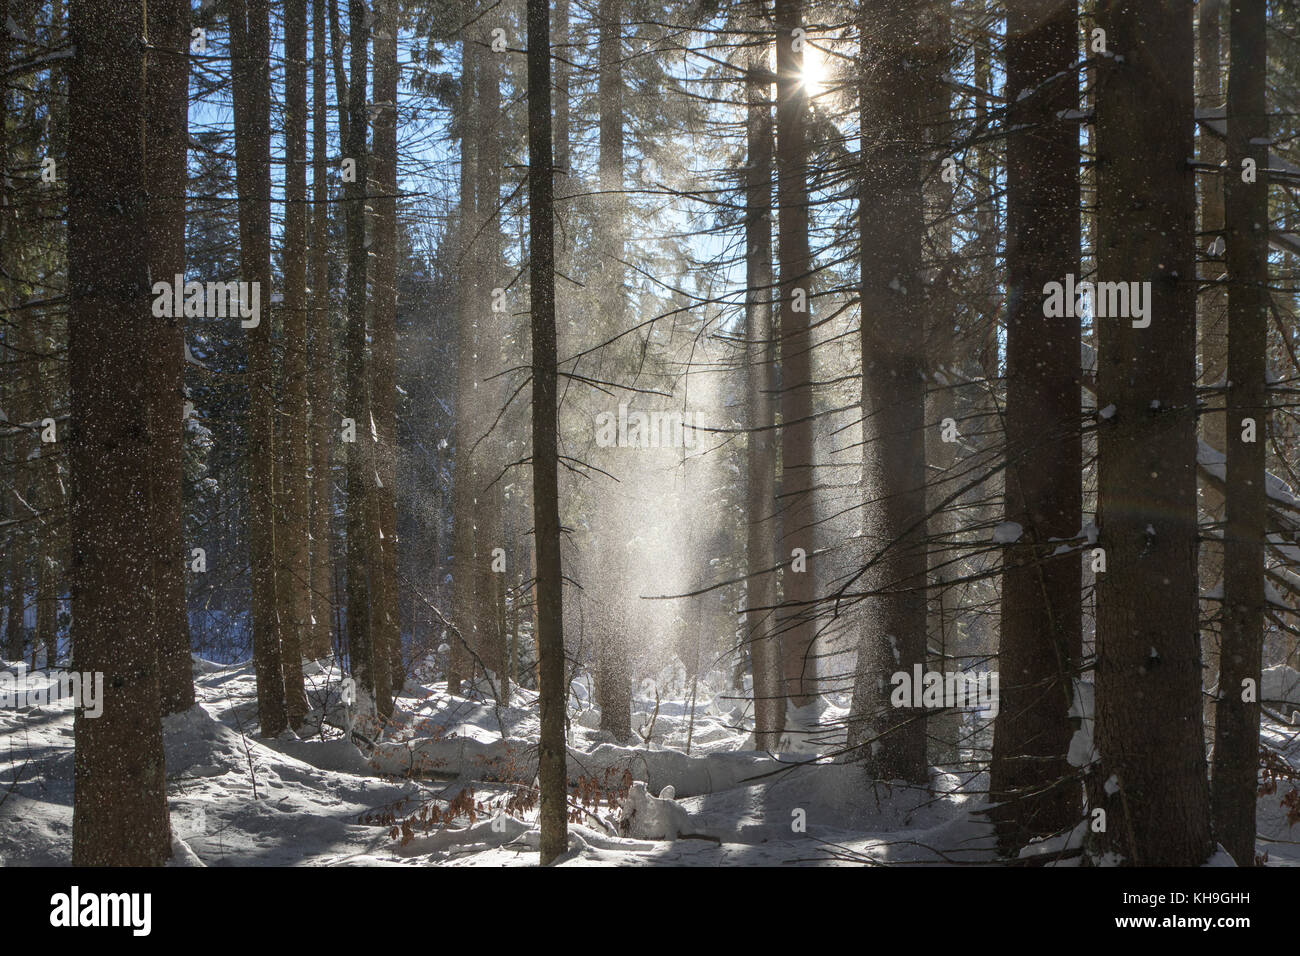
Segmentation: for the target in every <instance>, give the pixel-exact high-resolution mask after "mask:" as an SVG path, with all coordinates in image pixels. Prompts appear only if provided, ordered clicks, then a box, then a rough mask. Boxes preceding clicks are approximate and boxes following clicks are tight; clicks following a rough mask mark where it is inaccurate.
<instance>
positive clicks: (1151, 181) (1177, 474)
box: [1090, 0, 1213, 866]
mask: <svg viewBox="0 0 1300 956" xmlns="http://www.w3.org/2000/svg"><path fill="white" fill-rule="evenodd" d="M1097 23H1098V25H1099V27H1101V28H1102V29H1103V30H1105V36H1106V44H1107V48H1108V49H1109V50H1110V51H1111V52H1112V53H1119V54H1122V59H1120V58H1119V57H1114V56H1108V57H1102V58H1101V62H1100V63H1099V64H1098V65H1097V85H1098V92H1097V109H1096V128H1097V162H1096V169H1097V205H1098V223H1097V225H1098V242H1097V277H1098V280H1099V281H1101V282H1124V283H1131V282H1138V283H1146V282H1149V283H1150V295H1149V296H1147V297H1146V300H1147V302H1146V304H1147V307H1148V309H1149V316H1148V317H1149V321H1150V325H1149V326H1148V327H1145V328H1134V327H1133V321H1139V322H1142V321H1145V320H1143V319H1140V318H1138V319H1130V318H1124V317H1117V318H1101V319H1098V320H1097V326H1098V330H1097V339H1098V359H1097V404H1098V405H1099V406H1100V407H1101V408H1102V409H1109V410H1110V412H1111V414H1109V415H1108V416H1106V417H1103V418H1101V419H1100V421H1099V425H1098V439H1097V442H1098V455H1099V463H1098V496H1097V497H1098V518H1099V524H1100V527H1101V538H1100V544H1101V546H1102V547H1103V548H1104V549H1105V553H1106V559H1107V570H1106V571H1105V572H1103V573H1100V574H1099V575H1098V581H1097V664H1096V675H1097V691H1096V695H1097V701H1096V740H1097V746H1098V750H1099V752H1100V767H1099V768H1098V772H1097V776H1098V779H1100V780H1104V781H1106V786H1105V787H1104V788H1103V789H1104V790H1105V791H1107V792H1106V794H1105V795H1104V797H1102V798H1101V802H1102V806H1101V807H1100V809H1103V810H1104V811H1105V813H1106V825H1105V830H1104V831H1103V832H1100V833H1093V834H1092V840H1091V842H1092V846H1091V847H1090V850H1091V853H1092V856H1093V857H1094V858H1096V857H1097V856H1098V855H1099V854H1104V855H1107V856H1108V858H1110V859H1112V860H1114V859H1118V860H1119V861H1120V862H1123V863H1125V864H1129V865H1139V866H1171V865H1183V866H1195V865H1197V864H1199V863H1202V862H1203V861H1204V860H1205V859H1206V858H1207V857H1208V856H1209V854H1210V851H1211V849H1212V848H1213V844H1212V843H1211V840H1210V813H1209V786H1208V782H1207V780H1206V772H1205V770H1206V767H1205V747H1204V741H1203V731H1202V725H1201V654H1200V643H1199V639H1198V632H1197V594H1196V546H1197V520H1196V519H1197V514H1196V395H1195V381H1196V325H1195V323H1194V322H1193V321H1192V317H1193V316H1194V315H1195V310H1196V284H1195V275H1196V273H1195V259H1194V245H1193V243H1194V235H1195V232H1194V230H1195V221H1196V220H1195V193H1194V186H1193V181H1192V177H1193V173H1192V169H1191V168H1190V166H1189V165H1188V158H1189V157H1191V156H1192V155H1193V135H1192V133H1193V122H1194V120H1193V115H1192V80H1193V77H1192V3H1191V0H1169V2H1165V3H1156V4H1152V3H1139V2H1135V0H1102V2H1101V3H1100V4H1099V5H1098V11H1097ZM1142 289H1143V287H1142V286H1139V287H1138V289H1137V291H1139V292H1141V291H1142ZM1129 291H1130V293H1131V292H1132V291H1133V290H1132V289H1130V290H1129ZM1116 298H1118V296H1117V297H1116ZM1130 311H1132V310H1130ZM1094 809H1097V808H1094Z"/></svg>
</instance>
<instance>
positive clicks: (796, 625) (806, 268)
mask: <svg viewBox="0 0 1300 956" xmlns="http://www.w3.org/2000/svg"><path fill="white" fill-rule="evenodd" d="M803 11H804V4H803V0H777V2H776V10H775V14H776V94H777V95H776V197H777V200H776V201H777V259H778V262H779V269H780V272H779V282H780V285H779V288H778V296H779V302H780V309H779V315H778V319H779V323H780V345H781V402H780V406H781V513H782V529H783V532H784V533H783V536H782V542H781V547H782V549H783V552H782V554H781V559H782V561H789V559H790V556H791V554H792V553H793V551H794V550H795V549H801V550H802V551H803V552H804V556H805V562H803V563H802V564H803V566H804V567H805V568H806V570H803V571H796V570H794V563H793V562H792V561H791V562H790V563H788V564H787V565H786V567H785V572H784V574H783V578H782V583H783V585H784V588H785V596H784V597H785V599H784V602H783V605H784V606H786V607H787V611H786V612H785V613H783V614H782V615H781V617H780V619H779V620H778V625H777V626H778V630H779V631H780V633H781V653H782V658H783V660H782V671H783V675H784V678H785V692H786V694H787V696H788V697H789V698H790V700H791V701H793V702H794V703H795V704H796V705H798V706H802V705H804V704H807V703H808V702H809V701H811V700H812V698H813V695H814V694H816V692H817V662H816V660H814V658H813V635H814V628H813V626H814V620H813V617H814V608H813V601H814V599H815V597H816V580H815V576H814V568H813V559H812V554H813V552H814V551H815V550H816V515H815V514H814V512H813V492H812V488H813V481H814V476H813V431H812V414H813V393H812V336H811V333H810V330H809V329H810V324H811V322H812V318H811V316H812V299H813V289H812V286H813V275H812V265H813V262H812V252H811V249H810V246H809V239H808V221H809V206H808V128H807V127H808V90H807V87H806V86H805V85H804V82H803V51H802V48H800V49H798V50H796V49H795V39H794V37H795V30H796V29H803ZM802 42H804V43H806V42H807V40H806V39H804V40H803V41H802Z"/></svg>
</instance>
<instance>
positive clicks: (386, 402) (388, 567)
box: [370, 0, 402, 717]
mask: <svg viewBox="0 0 1300 956" xmlns="http://www.w3.org/2000/svg"><path fill="white" fill-rule="evenodd" d="M375 14H376V20H375V33H374V36H375V104H376V113H375V152H374V159H373V166H372V170H373V175H372V177H371V178H372V179H373V181H374V184H375V198H374V200H373V201H372V204H373V206H374V210H375V223H374V230H375V237H374V244H373V245H374V253H375V275H374V283H373V290H374V291H373V293H372V301H373V306H372V308H373V316H372V323H373V329H374V331H373V339H372V342H371V367H370V402H371V414H372V415H373V416H374V422H375V428H376V431H377V433H378V435H379V442H378V443H377V444H376V445H375V459H376V460H375V477H374V482H375V484H374V491H373V494H374V505H373V508H372V509H371V511H372V520H373V521H374V524H375V527H374V529H373V531H372V532H371V537H372V540H373V541H374V551H373V552H372V554H371V556H370V561H371V564H370V592H371V593H370V608H371V618H370V629H371V633H372V634H373V635H374V642H375V687H376V695H377V700H378V702H379V706H380V713H382V714H383V715H384V716H385V717H387V716H389V715H390V714H391V713H392V711H393V691H394V690H395V689H397V690H400V689H401V684H402V676H401V674H402V658H401V653H402V627H401V618H400V616H399V613H398V610H397V367H396V364H397V71H398V66H397V3H396V0H379V2H378V3H377V4H376V5H375ZM381 650H382V653H381ZM394 656H396V666H394Z"/></svg>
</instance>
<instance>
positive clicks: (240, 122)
mask: <svg viewBox="0 0 1300 956" xmlns="http://www.w3.org/2000/svg"><path fill="white" fill-rule="evenodd" d="M270 15H271V13H270V4H269V2H268V0H232V2H231V6H230V45H231V56H232V57H233V58H234V67H233V72H232V81H233V84H234V99H235V166H236V187H237V190H238V193H239V259H240V273H241V278H242V280H243V281H245V282H256V283H258V284H259V286H260V289H261V293H260V301H261V304H262V305H263V307H264V308H265V307H266V306H267V304H268V303H269V302H270V301H271V77H270V43H271V21H270ZM250 321H251V320H250ZM271 326H272V323H271V322H270V321H268V320H267V316H265V315H262V316H259V321H258V324H257V325H256V326H253V327H250V328H246V329H245V330H244V334H245V335H246V336H247V338H248V371H247V373H246V374H247V376H248V391H249V401H248V407H249V413H248V414H249V429H248V498H249V518H248V521H249V552H250V554H249V566H250V570H249V576H250V581H249V583H250V585H251V587H252V592H253V669H254V672H255V675H256V678H257V710H258V720H259V722H260V724H261V729H262V733H263V734H264V735H266V736H275V735H276V734H279V733H280V732H281V731H283V730H284V729H285V728H286V727H287V726H288V715H287V713H286V710H285V699H284V672H283V663H282V658H281V649H280V623H279V620H278V616H277V614H276V566H275V480H276V477H275V476H276V470H275V401H274V395H273V394H272V391H273V390H272V370H271Z"/></svg>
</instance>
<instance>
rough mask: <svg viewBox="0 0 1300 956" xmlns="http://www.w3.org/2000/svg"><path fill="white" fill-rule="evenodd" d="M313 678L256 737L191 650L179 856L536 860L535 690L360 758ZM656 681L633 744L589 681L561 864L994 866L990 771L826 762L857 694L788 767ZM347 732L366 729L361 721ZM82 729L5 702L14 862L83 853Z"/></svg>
mask: <svg viewBox="0 0 1300 956" xmlns="http://www.w3.org/2000/svg"><path fill="white" fill-rule="evenodd" d="M10 671H11V672H13V669H12V668H10ZM307 671H308V673H307V681H308V686H309V697H310V699H311V702H312V704H313V707H314V709H313V712H312V715H311V717H310V718H309V727H311V728H313V729H314V734H312V735H309V734H308V733H307V731H304V733H303V735H302V736H301V737H299V736H297V735H294V734H292V733H287V734H285V735H283V736H282V737H280V738H278V739H275V740H263V739H259V738H257V737H256V736H253V735H252V733H251V731H253V730H254V729H255V728H256V723H257V712H256V702H255V699H254V681H253V671H252V667H251V664H243V665H237V666H233V667H222V666H219V665H216V664H212V663H209V662H207V661H202V660H199V659H196V660H195V691H196V693H197V695H198V697H199V703H198V704H196V706H195V707H194V708H193V709H192V710H190V711H189V712H187V713H184V714H178V715H176V716H173V717H170V718H168V719H167V720H166V721H165V733H166V755H167V780H168V795H169V799H170V804H171V820H172V829H173V835H174V852H173V865H182V866H183V865H205V866H258V865H272V866H284V865H300V864H311V865H402V864H429V863H437V864H455V865H490V866H497V865H527V864H535V863H536V862H537V853H538V831H537V828H536V816H537V811H536V805H535V800H534V799H533V794H535V791H534V790H533V789H532V788H531V784H532V782H533V775H534V774H535V771H536V746H535V741H536V736H537V731H538V719H537V708H536V695H535V694H534V693H533V692H531V691H528V690H522V689H518V688H515V689H513V690H512V696H511V700H510V703H509V704H507V705H502V706H498V705H497V703H496V701H495V700H494V691H493V688H492V687H491V685H490V684H489V683H488V682H487V681H480V682H479V683H478V684H477V685H476V686H474V687H469V686H466V687H465V688H463V693H462V694H461V695H455V696H449V695H448V694H447V692H446V685H445V683H442V682H436V683H427V684H421V683H418V682H415V681H413V682H410V683H408V686H407V692H406V693H405V694H404V695H403V696H402V697H401V698H399V700H398V703H397V713H396V715H395V717H396V720H395V724H396V726H394V727H392V728H390V729H389V730H388V731H387V732H386V733H385V734H384V735H383V737H382V739H381V740H380V742H379V743H378V744H377V746H375V747H373V748H369V747H367V748H366V749H365V752H363V750H362V749H359V748H358V746H357V745H356V744H354V743H353V742H350V741H349V740H348V739H347V735H346V734H345V733H344V731H343V730H342V728H343V727H345V726H347V724H348V722H349V720H350V719H351V718H350V714H349V710H348V708H345V707H344V706H343V704H342V701H341V697H342V694H341V693H340V674H339V673H338V672H337V670H333V669H332V668H330V667H328V666H325V665H321V664H317V665H309V666H308V668H307ZM29 679H30V680H36V679H38V678H37V675H36V674H32V675H31V676H30V678H29ZM658 686H659V688H660V691H659V693H658V694H656V693H655V690H654V687H655V684H654V683H653V682H651V681H646V682H645V683H644V684H643V686H642V693H640V694H638V695H637V697H636V698H635V699H634V703H633V719H632V725H633V728H634V730H636V731H638V732H639V733H640V734H641V739H639V740H638V741H637V745H636V746H620V745H617V744H615V743H613V742H612V741H611V740H610V739H609V738H608V737H607V736H606V735H604V734H602V733H601V732H600V731H599V714H598V712H597V711H596V710H595V709H594V708H593V707H592V706H591V705H590V703H589V698H590V687H589V685H588V684H586V683H585V682H575V683H574V685H573V693H572V694H571V697H570V708H569V719H570V737H569V741H570V750H569V760H570V775H571V777H572V778H575V779H578V780H579V783H580V787H579V788H578V790H577V794H576V796H575V797H574V798H573V801H572V802H573V805H574V808H575V809H574V815H575V817H576V819H575V820H574V822H571V823H570V850H569V853H568V854H567V855H566V856H565V857H563V858H562V859H561V862H562V863H565V864H569V865H707V866H714V865H732V866H735V865H773V864H802V865H808V864H826V863H836V862H852V863H876V864H945V863H965V864H972V863H974V864H979V863H990V864H991V863H994V862H995V857H994V853H993V843H994V841H993V833H992V828H991V826H990V825H989V824H988V822H987V821H986V819H985V817H984V815H983V813H982V811H983V809H984V808H985V801H984V797H983V794H982V791H983V790H984V789H985V787H986V785H987V775H986V774H983V773H980V774H953V773H940V772H936V773H935V775H934V778H933V781H932V787H931V788H930V789H928V790H926V789H921V788H916V787H910V786H906V785H903V784H898V783H895V784H892V785H891V784H888V783H874V782H872V781H871V780H869V779H867V778H866V776H865V775H864V773H863V771H862V770H861V769H860V768H859V767H857V766H852V765H845V764H835V763H831V762H827V761H826V760H825V759H823V760H822V761H820V762H818V761H817V757H818V754H826V753H831V752H833V751H834V750H835V748H836V739H835V734H834V732H833V731H825V730H821V731H819V730H817V729H811V730H807V732H801V731H803V730H806V729H808V728H815V725H818V724H820V725H821V726H823V727H826V726H830V727H834V726H835V725H836V722H837V719H840V718H842V717H843V716H844V714H845V712H846V704H847V701H845V700H843V699H840V698H821V699H819V700H818V701H817V702H815V703H813V704H811V705H809V707H807V708H804V709H803V710H799V711H791V719H790V728H789V729H790V734H789V736H788V737H787V738H786V740H785V741H783V746H785V747H786V749H785V750H784V751H783V752H782V753H780V754H778V755H775V756H774V755H769V754H766V753H760V752H756V751H754V750H753V749H752V747H753V739H752V735H751V733H750V730H751V729H752V722H750V721H749V718H748V710H747V707H746V702H745V701H744V699H743V696H742V695H739V694H737V693H736V692H734V691H731V690H730V689H729V688H728V682H727V677H726V675H725V674H722V673H714V674H710V675H707V676H702V677H701V680H700V682H699V686H698V689H697V691H696V696H695V706H694V708H693V713H694V719H693V721H692V706H691V695H690V685H689V684H688V682H687V681H686V680H685V679H684V675H683V674H682V673H681V669H680V667H679V668H678V669H677V672H676V673H672V672H668V673H666V674H664V675H660V681H659V683H658ZM966 716H967V727H968V729H974V730H979V729H980V728H978V727H977V726H976V725H975V724H973V723H972V721H973V720H974V718H975V716H976V715H973V714H968V715H966ZM980 723H982V721H981V722H980ZM353 729H354V730H355V731H357V732H359V733H362V734H363V735H366V734H367V727H366V726H365V725H364V723H363V722H356V723H354V727H353ZM72 734H73V731H72V704H71V701H70V700H64V701H54V702H51V703H45V704H37V705H36V706H33V707H26V708H20V709H0V862H2V863H3V864H7V865H65V864H67V863H68V862H69V861H70V858H71V843H72V839H71V837H72V779H73V778H72V768H73V736H72ZM647 736H648V738H649V741H648V743H647V741H646V740H645V738H646V737H647ZM688 738H689V741H690V753H689V755H688V754H687V752H686V751H687V741H688ZM979 738H980V735H979V734H978V733H977V734H976V735H975V739H979ZM1263 739H1264V742H1265V743H1266V744H1268V745H1269V746H1270V747H1271V748H1273V749H1275V750H1277V751H1279V752H1281V753H1283V754H1284V755H1285V756H1286V758H1287V760H1288V761H1289V762H1290V764H1291V766H1293V767H1300V727H1297V726H1295V725H1294V724H1293V725H1290V726H1288V725H1285V724H1279V723H1276V722H1273V721H1270V722H1268V723H1267V725H1266V727H1265V730H1264V738H1263ZM841 742H842V736H841ZM964 756H966V757H967V758H968V759H969V757H970V754H969V752H967V753H966V754H965V755H964ZM665 788H671V789H670V790H667V791H666V790H665ZM1286 790H1287V787H1286V786H1285V785H1284V786H1282V787H1281V788H1280V789H1279V791H1278V793H1277V794H1274V795H1270V796H1266V797H1263V798H1261V800H1260V804H1259V822H1260V838H1261V845H1262V847H1263V848H1266V849H1267V850H1268V852H1269V861H1270V864H1272V865H1300V828H1294V827H1291V828H1289V827H1288V826H1287V823H1286V819H1285V811H1284V810H1282V809H1281V808H1280V807H1279V801H1280V798H1281V795H1282V794H1283V793H1285V792H1286ZM661 798H664V799H661ZM611 801H613V802H614V803H615V804H616V806H614V807H611V806H610V803H611ZM471 813H472V819H471ZM447 818H450V820H448V819H447ZM1079 832H1081V831H1079ZM1077 837H1078V834H1077V833H1076V834H1074V835H1072V836H1071V837H1070V838H1067V837H1064V836H1063V837H1061V838H1058V839H1056V840H1053V841H1047V842H1045V843H1044V844H1041V845H1039V846H1036V847H1029V848H1026V850H1025V851H1023V852H1022V855H1024V856H1028V855H1033V854H1034V853H1035V851H1046V850H1054V849H1058V848H1059V847H1060V846H1062V845H1065V843H1066V842H1067V839H1068V840H1071V841H1072V842H1071V845H1077ZM1077 862H1078V860H1077V858H1074V859H1069V860H1066V861H1064V863H1065V865H1077Z"/></svg>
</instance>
